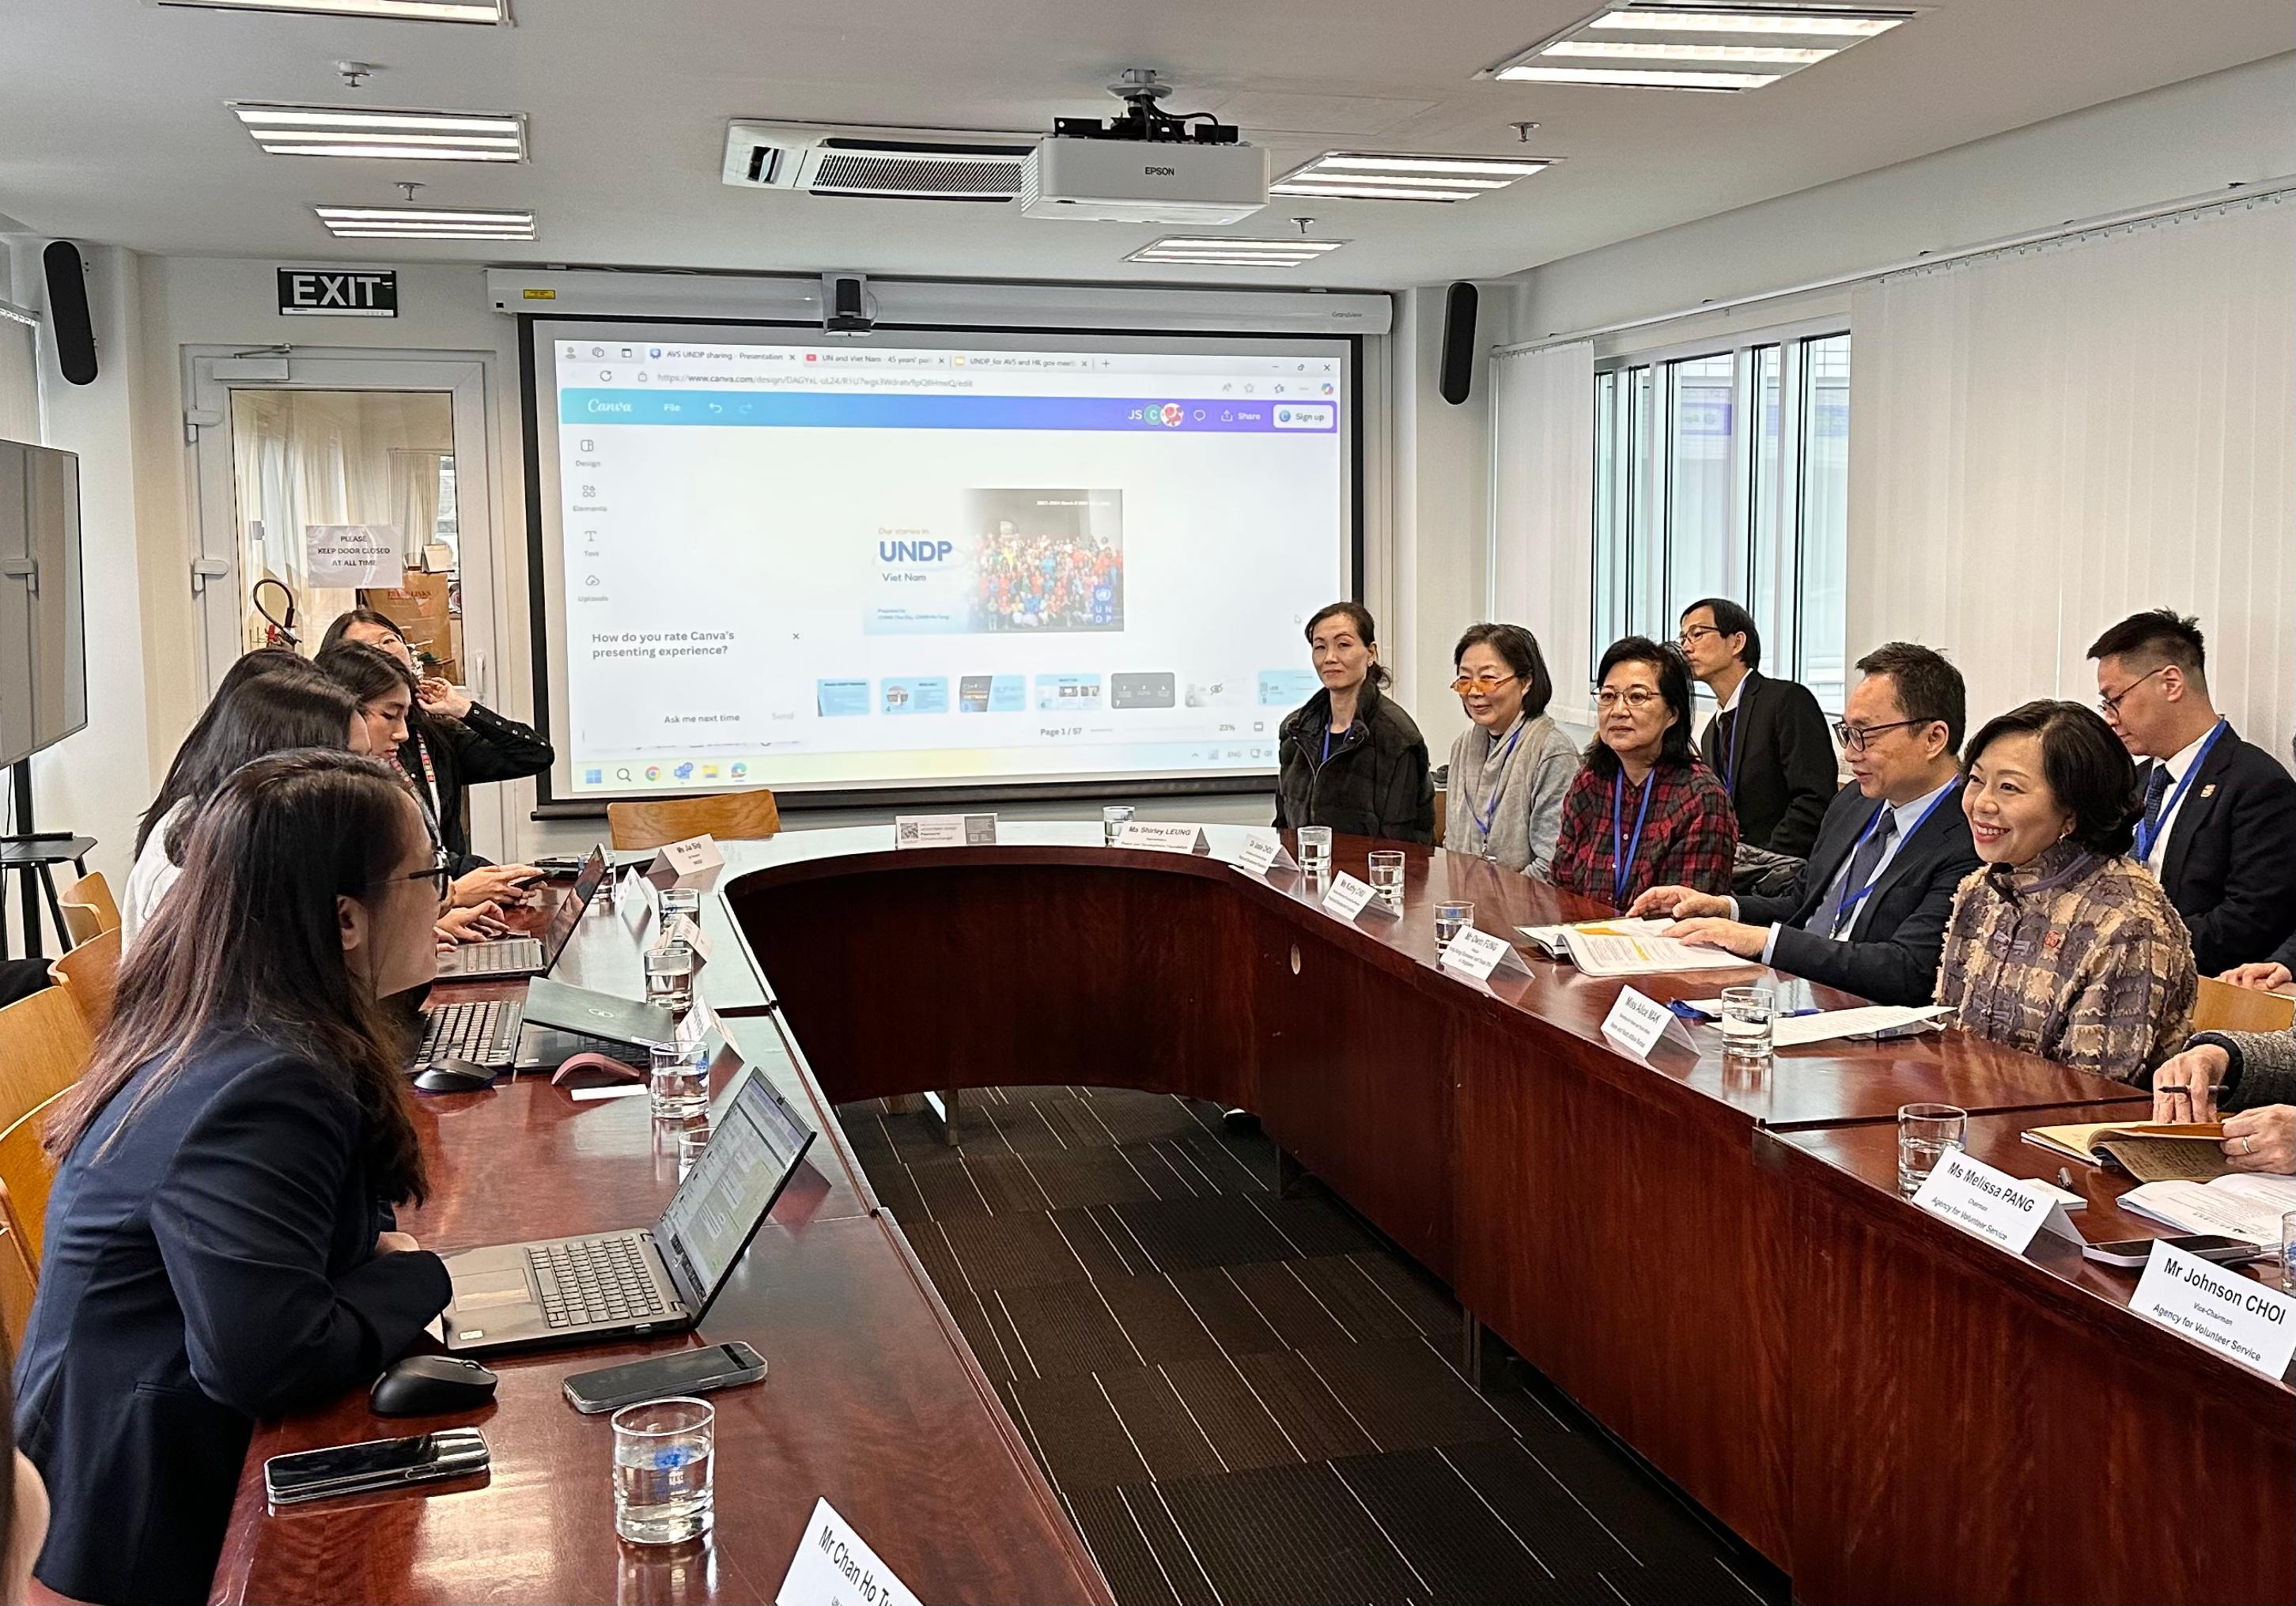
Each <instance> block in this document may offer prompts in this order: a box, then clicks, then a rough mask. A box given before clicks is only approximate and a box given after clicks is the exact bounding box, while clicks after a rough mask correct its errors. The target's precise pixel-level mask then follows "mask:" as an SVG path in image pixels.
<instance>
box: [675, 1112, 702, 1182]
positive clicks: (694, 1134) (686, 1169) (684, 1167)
mask: <svg viewBox="0 0 2296 1606" xmlns="http://www.w3.org/2000/svg"><path fill="white" fill-rule="evenodd" d="M705 1108H706V1107H705ZM708 1147H709V1119H708V1118H707V1117H706V1116H705V1117H704V1118H702V1119H701V1120H694V1121H688V1122H687V1123H686V1124H685V1126H684V1127H680V1128H678V1133H677V1180H678V1181H680V1182H684V1181H685V1179H686V1177H687V1176H690V1175H691V1174H692V1173H693V1166H694V1162H695V1161H697V1160H699V1159H701V1151H703V1150H704V1149H707V1148H708Z"/></svg>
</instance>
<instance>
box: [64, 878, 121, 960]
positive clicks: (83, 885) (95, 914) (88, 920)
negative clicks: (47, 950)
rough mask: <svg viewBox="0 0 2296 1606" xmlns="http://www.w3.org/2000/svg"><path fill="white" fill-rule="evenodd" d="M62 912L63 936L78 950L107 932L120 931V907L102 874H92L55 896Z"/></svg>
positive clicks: (109, 883)
mask: <svg viewBox="0 0 2296 1606" xmlns="http://www.w3.org/2000/svg"><path fill="white" fill-rule="evenodd" d="M56 898H57V904H58V906H59V907H60V908H61V910H62V912H63V917H64V935H65V936H66V937H69V938H71V940H72V946H74V947H78V946H79V945H80V944H81V943H84V942H86V941H88V940H89V939H90V938H96V937H101V936H102V935H103V933H104V932H106V931H117V930H119V904H118V903H116V902H114V901H113V899H112V897H111V882H109V881H105V880H104V879H103V872H102V871H101V870H91V871H89V872H88V873H86V875H83V876H81V877H80V878H79V880H78V881H74V882H73V883H72V884H71V885H70V886H69V887H66V888H65V889H63V890H62V891H61V892H60V893H58V894H57V895H56Z"/></svg>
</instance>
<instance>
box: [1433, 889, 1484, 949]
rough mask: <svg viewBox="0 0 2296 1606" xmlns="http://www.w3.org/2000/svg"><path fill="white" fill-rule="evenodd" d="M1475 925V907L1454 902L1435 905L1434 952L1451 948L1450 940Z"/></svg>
mask: <svg viewBox="0 0 2296 1606" xmlns="http://www.w3.org/2000/svg"><path fill="white" fill-rule="evenodd" d="M1474 923H1475V905H1472V904H1469V903H1461V902H1457V901H1456V900H1454V901H1451V902H1448V903H1440V904H1437V905H1435V952H1436V953H1438V954H1440V953H1442V951H1443V950H1444V949H1446V948H1447V947H1449V946H1451V939H1452V938H1454V937H1456V936H1457V935H1458V934H1459V933H1460V932H1462V931H1464V930H1466V929H1467V928H1468V927H1470V926H1472V925H1473V924H1474Z"/></svg>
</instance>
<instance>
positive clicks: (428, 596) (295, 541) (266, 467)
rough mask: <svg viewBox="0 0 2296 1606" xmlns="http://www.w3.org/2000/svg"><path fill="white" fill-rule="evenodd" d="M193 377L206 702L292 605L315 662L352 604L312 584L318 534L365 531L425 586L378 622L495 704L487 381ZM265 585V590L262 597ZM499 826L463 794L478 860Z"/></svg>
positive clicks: (372, 372) (365, 368) (350, 357)
mask: <svg viewBox="0 0 2296 1606" xmlns="http://www.w3.org/2000/svg"><path fill="white" fill-rule="evenodd" d="M185 359H186V361H185V366H186V373H185V394H186V397H187V398H188V405H187V406H186V408H185V411H184V419H185V422H186V425H187V438H188V439H189V440H190V442H191V452H192V458H193V496H195V498H196V500H197V506H198V519H197V529H198V538H199V546H198V550H197V551H196V553H194V554H193V573H192V576H191V585H192V589H193V594H194V595H195V596H196V597H197V598H198V601H199V610H200V621H201V630H200V646H201V672H202V675H203V676H204V679H205V684H207V685H208V686H209V688H212V687H213V686H214V685H215V684H216V683H217V681H218V680H220V679H221V678H222V677H223V674H224V671H225V669H227V668H230V667H231V664H232V662H233V660H235V659H236V658H238V657H239V655H240V654H241V653H242V652H244V651H248V650H249V649H250V648H251V647H256V646H260V645H262V644H263V643H264V640H265V636H266V629H267V627H268V623H269V621H270V620H275V619H283V617H284V613H285V607H284V604H285V602H286V598H287V594H288V593H290V592H291V593H292V594H293V599H294V602H295V607H296V610H297V618H296V622H295V634H296V635H297V636H298V638H299V641H300V643H301V646H302V649H303V651H305V652H311V651H316V648H317V645H318V641H319V637H320V635H321V634H322V633H324V631H325V629H326V627H327V624H328V622H329V621H330V620H331V619H333V618H334V617H335V615H336V614H338V613H340V612H341V611H342V610H344V609H346V608H348V607H350V606H352V605H354V604H355V603H356V602H357V587H356V586H352V585H350V584H347V583H344V579H343V577H342V576H341V575H340V574H329V573H327V572H324V570H318V569H314V568H312V567H311V566H310V563H309V559H310V557H311V551H310V547H309V540H308V538H309V536H310V532H311V531H312V530H313V529H315V528H317V527H326V526H338V525H367V526H370V527H380V529H381V530H383V531H387V532H389V536H388V539H389V540H391V541H394V542H395V543H396V544H397V545H398V551H399V553H401V554H402V556H403V561H404V564H405V566H406V568H410V569H423V570H428V571H432V572H431V573H430V574H429V576H428V577H427V578H423V579H422V580H421V581H419V582H414V583H412V585H411V588H410V590H409V595H408V596H407V598H406V600H405V601H404V602H394V603H392V604H391V605H390V606H389V607H387V608H386V611H391V612H393V613H394V617H398V616H399V613H400V610H402V609H403V610H406V613H405V617H406V622H407V623H408V627H409V628H408V635H409V638H410V640H412V641H414V643H415V645H416V650H417V651H418V652H420V653H422V654H423V655H424V656H425V657H426V658H430V659H435V660H438V662H439V664H440V665H441V666H442V667H444V668H447V672H448V673H449V674H450V675H451V676H452V677H453V678H455V679H456V680H457V681H459V682H460V683H461V684H463V685H465V686H466V687H468V689H469V692H470V695H471V697H472V698H473V699H474V700H476V701H480V702H491V701H496V699H497V697H498V695H499V689H498V688H497V686H496V684H495V666H496V664H497V663H498V662H499V661H500V654H499V651H498V641H497V636H496V631H497V628H498V622H497V621H498V613H497V610H498V606H499V602H500V598H499V595H498V586H497V581H496V562H495V554H496V542H495V529H494V518H495V502H494V477H493V473H492V470H491V464H490V461H489V457H488V415H489V414H488V397H487V373H486V365H485V364H484V363H483V362H482V361H481V360H480V359H479V358H477V357H474V356H459V355H455V354H452V353H415V354H408V355H406V356H399V355H394V354H378V353H375V352H372V351H344V350H334V351H328V350H315V351H308V352H307V351H302V350H297V351H292V352H290V353H287V354H285V355H275V354H269V353H265V354H255V355H248V354H242V353H239V352H234V351H230V350H225V349H220V348H192V349H190V350H189V351H187V352H186V354H185ZM266 581H269V582H275V583H273V584H262V585H261V592H260V594H258V593H257V591H256V588H257V586H258V584H260V583H263V582H266ZM258 604H259V606H258ZM266 616H267V618H266ZM508 810H509V802H508V799H507V796H506V793H505V789H504V788H502V787H496V786H489V787H481V788H479V789H477V790H476V791H473V792H472V794H471V838H472V846H473V847H475V848H477V849H478V851H480V853H483V854H486V855H488V856H490V857H494V856H499V855H500V852H501V850H502V848H503V847H504V844H505V843H507V842H509V841H511V840H514V838H513V835H512V832H511V830H510V821H509V818H508Z"/></svg>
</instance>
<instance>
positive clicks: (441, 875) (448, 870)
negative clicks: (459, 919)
mask: <svg viewBox="0 0 2296 1606" xmlns="http://www.w3.org/2000/svg"><path fill="white" fill-rule="evenodd" d="M401 881H429V882H430V889H431V891H432V892H433V893H434V894H435V895H436V896H437V897H438V899H439V902H440V903H442V904H443V903H445V902H446V901H447V896H448V894H450V893H451V892H453V891H454V889H455V867H454V865H453V864H451V863H449V862H448V860H447V853H446V850H445V849H444V848H440V849H439V850H438V851H437V854H436V856H435V857H434V858H433V860H432V863H431V865H430V869H428V870H410V871H408V872H407V873H406V874H405V875H387V876H385V877H383V878H382V880H381V881H370V882H368V883H367V884H368V885H369V886H370V887H395V886H397V885H398V883H399V882H401Z"/></svg>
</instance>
